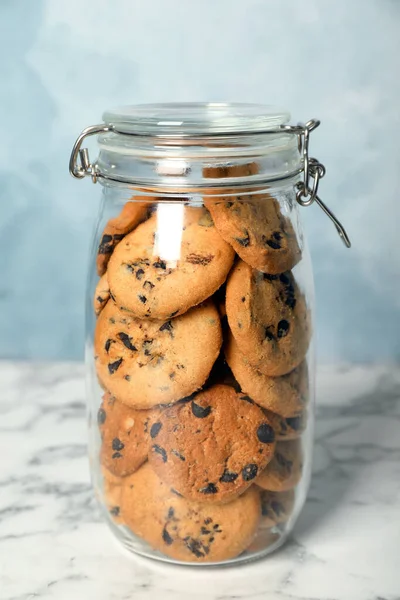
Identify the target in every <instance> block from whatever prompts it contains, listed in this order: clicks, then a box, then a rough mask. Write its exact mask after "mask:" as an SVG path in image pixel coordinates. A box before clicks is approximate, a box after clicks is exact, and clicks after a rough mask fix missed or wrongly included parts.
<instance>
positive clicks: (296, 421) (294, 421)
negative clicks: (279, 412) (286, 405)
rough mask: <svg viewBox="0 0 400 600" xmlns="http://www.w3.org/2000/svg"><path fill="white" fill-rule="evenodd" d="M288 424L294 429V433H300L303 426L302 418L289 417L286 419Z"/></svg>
mask: <svg viewBox="0 0 400 600" xmlns="http://www.w3.org/2000/svg"><path fill="white" fill-rule="evenodd" d="M286 423H287V424H288V425H289V427H290V428H291V429H293V430H294V431H298V430H299V429H300V427H301V424H302V418H301V417H288V418H287V419H286Z"/></svg>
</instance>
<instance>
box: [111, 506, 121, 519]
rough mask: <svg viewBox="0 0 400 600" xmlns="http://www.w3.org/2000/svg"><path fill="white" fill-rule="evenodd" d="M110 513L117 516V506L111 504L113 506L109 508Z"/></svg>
mask: <svg viewBox="0 0 400 600" xmlns="http://www.w3.org/2000/svg"><path fill="white" fill-rule="evenodd" d="M110 514H111V515H112V516H113V517H118V515H119V506H113V507H112V508H111V509H110Z"/></svg>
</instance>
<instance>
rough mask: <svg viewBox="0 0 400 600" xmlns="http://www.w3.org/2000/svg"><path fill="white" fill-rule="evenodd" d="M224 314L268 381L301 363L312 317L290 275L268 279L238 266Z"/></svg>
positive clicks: (243, 265) (228, 289)
mask: <svg viewBox="0 0 400 600" xmlns="http://www.w3.org/2000/svg"><path fill="white" fill-rule="evenodd" d="M226 312H227V316H228V323H229V327H230V329H231V331H232V333H233V336H234V338H235V340H236V343H237V345H238V347H239V350H240V351H241V352H242V353H243V354H244V355H245V356H246V357H247V360H248V362H249V363H250V364H251V366H253V367H255V368H257V369H258V370H259V371H261V372H262V373H264V374H265V375H269V376H272V377H276V376H278V375H284V374H286V373H289V372H290V371H292V370H293V369H294V368H295V367H297V366H298V365H299V364H300V363H301V362H302V361H303V359H304V357H305V355H306V352H307V349H308V345H309V341H310V335H311V326H310V316H309V311H308V309H307V306H306V302H305V298H304V296H303V294H302V293H301V292H300V290H299V288H298V286H297V284H296V281H295V279H294V277H293V275H292V273H291V272H289V271H288V272H287V273H281V274H280V275H267V274H265V273H261V272H260V271H255V270H254V269H252V268H251V267H250V266H249V265H247V264H246V263H245V262H243V261H239V262H238V263H237V264H236V265H235V267H234V269H233V270H232V272H231V274H230V276H229V279H228V281H227V285H226Z"/></svg>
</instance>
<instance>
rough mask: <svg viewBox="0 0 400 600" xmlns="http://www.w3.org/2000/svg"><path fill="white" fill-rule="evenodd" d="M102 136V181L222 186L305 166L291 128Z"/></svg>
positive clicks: (286, 174)
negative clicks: (258, 131)
mask: <svg viewBox="0 0 400 600" xmlns="http://www.w3.org/2000/svg"><path fill="white" fill-rule="evenodd" d="M98 142H99V147H100V153H99V156H98V159H97V161H96V168H97V171H98V172H99V174H100V177H99V180H100V181H102V183H107V182H112V181H115V182H121V183H129V184H132V185H138V186H143V187H148V188H149V189H153V188H156V189H157V188H161V189H164V188H169V187H170V188H178V189H182V191H185V190H187V189H194V188H216V189H218V190H221V188H229V187H233V186H234V187H241V186H245V187H253V186H254V187H257V186H261V185H264V184H268V183H270V182H279V181H285V180H287V179H291V178H293V177H296V176H298V174H299V173H300V172H301V170H302V155H301V151H300V145H299V140H298V136H296V135H293V134H289V133H265V132H264V133H261V134H252V135H213V136H199V137H192V136H191V137H172V136H171V137H151V136H139V135H128V134H121V133H116V132H115V131H110V132H106V133H103V134H101V135H99V137H98Z"/></svg>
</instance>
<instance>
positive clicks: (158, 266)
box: [153, 260, 167, 270]
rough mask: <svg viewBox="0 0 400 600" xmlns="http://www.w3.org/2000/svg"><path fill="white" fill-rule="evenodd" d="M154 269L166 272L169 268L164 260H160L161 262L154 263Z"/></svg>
mask: <svg viewBox="0 0 400 600" xmlns="http://www.w3.org/2000/svg"><path fill="white" fill-rule="evenodd" d="M153 267H154V268H155V269H164V270H165V269H166V268H167V264H166V262H164V261H163V260H159V261H157V262H154V263H153Z"/></svg>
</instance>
